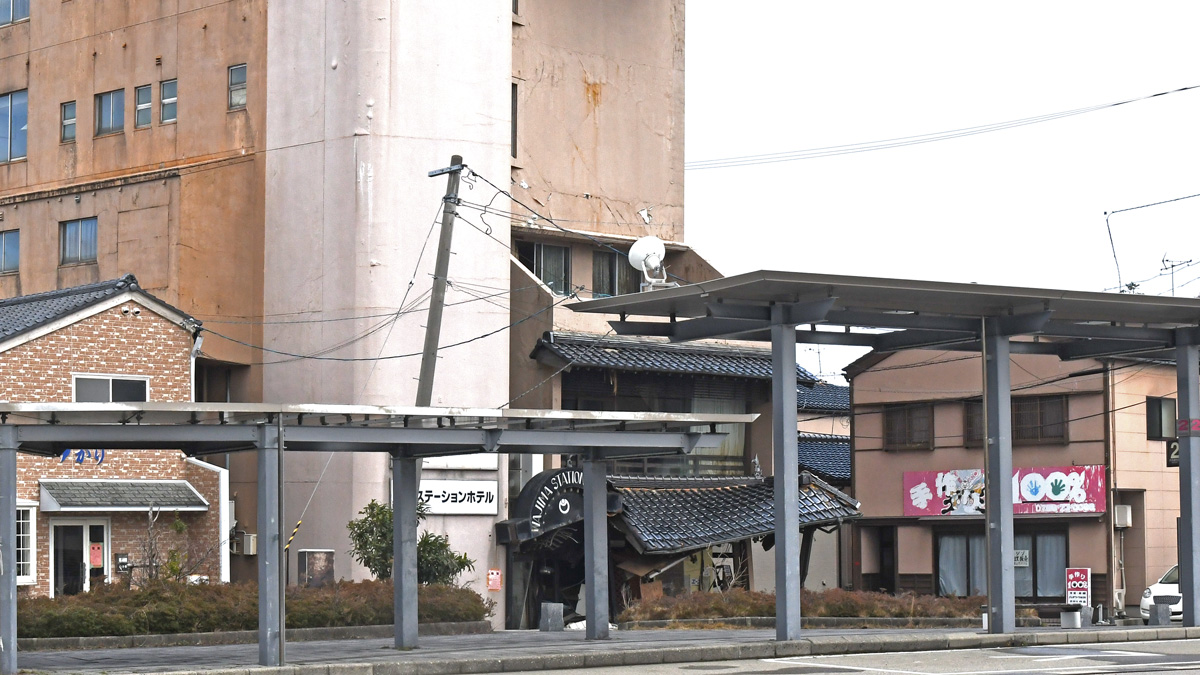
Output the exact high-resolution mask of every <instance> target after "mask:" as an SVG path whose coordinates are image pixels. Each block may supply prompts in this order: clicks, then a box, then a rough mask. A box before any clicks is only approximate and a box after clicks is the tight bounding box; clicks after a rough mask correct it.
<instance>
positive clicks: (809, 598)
mask: <svg viewBox="0 0 1200 675" xmlns="http://www.w3.org/2000/svg"><path fill="white" fill-rule="evenodd" d="M985 602H986V598H981V597H980V598H940V597H934V596H929V595H911V594H904V595H888V594H886V593H872V592H868V591H845V590H842V589H838V588H834V589H830V590H827V591H824V592H821V593H814V592H812V591H807V590H805V591H802V592H801V597H800V606H801V608H802V613H803V614H804V616H840V617H922V618H925V617H945V618H966V617H972V618H974V617H978V616H979V607H980V605H983V604H984V603H985ZM744 616H775V594H774V593H759V592H755V591H745V590H742V589H732V590H729V591H726V592H724V593H687V594H684V595H678V596H674V597H672V596H665V595H664V596H662V597H660V598H655V599H653V600H643V601H640V602H637V603H634V604H632V605H630V606H628V607H626V608H625V610H624V611H623V612H621V614H620V616H619V617H617V620H618V621H653V620H663V619H726V618H734V617H744Z"/></svg>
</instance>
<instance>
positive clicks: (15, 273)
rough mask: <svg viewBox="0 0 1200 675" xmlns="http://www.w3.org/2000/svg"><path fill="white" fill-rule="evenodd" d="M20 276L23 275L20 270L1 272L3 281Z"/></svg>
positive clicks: (0, 275)
mask: <svg viewBox="0 0 1200 675" xmlns="http://www.w3.org/2000/svg"><path fill="white" fill-rule="evenodd" d="M19 274H21V270H19V269H15V270H8V271H7V272H4V271H0V279H2V278H4V277H15V276H17V275H19Z"/></svg>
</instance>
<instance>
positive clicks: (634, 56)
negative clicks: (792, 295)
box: [512, 0, 684, 241]
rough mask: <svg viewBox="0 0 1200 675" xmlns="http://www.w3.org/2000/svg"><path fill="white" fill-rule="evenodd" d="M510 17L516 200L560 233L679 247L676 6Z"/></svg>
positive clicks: (571, 9) (633, 1) (579, 0)
mask: <svg viewBox="0 0 1200 675" xmlns="http://www.w3.org/2000/svg"><path fill="white" fill-rule="evenodd" d="M520 11H521V14H520V15H519V16H518V17H515V18H514V23H513V35H512V45H513V61H512V66H513V67H512V82H514V83H515V84H516V85H517V92H518V94H517V96H518V130H517V138H518V141H517V156H516V158H515V159H514V160H513V165H514V169H513V174H512V175H513V179H514V180H515V181H516V182H517V183H519V182H520V181H521V180H524V181H526V184H528V185H529V186H530V187H529V188H528V189H523V188H519V189H518V193H517V194H516V196H517V197H518V198H519V199H521V201H523V202H526V203H528V204H529V205H530V206H533V207H535V208H539V209H544V212H543V215H547V216H550V217H552V218H555V219H557V220H558V222H559V223H560V224H562V225H563V226H565V227H568V228H575V229H583V230H588V231H592V232H611V233H614V234H625V235H631V236H635V237H636V236H642V235H645V234H654V235H658V236H659V237H661V238H663V239H665V240H672V241H682V240H683V104H684V89H683V65H684V61H683V45H684V29H683V24H684V3H683V0H616V1H614V2H603V3H596V2H588V1H587V0H565V1H563V2H545V1H540V2H539V1H527V2H522V3H520ZM643 208H649V209H650V213H651V214H652V216H653V219H652V223H651V224H650V225H646V224H645V223H644V221H643V220H642V219H641V218H640V217H639V216H638V215H637V212H638V211H639V210H641V209H643Z"/></svg>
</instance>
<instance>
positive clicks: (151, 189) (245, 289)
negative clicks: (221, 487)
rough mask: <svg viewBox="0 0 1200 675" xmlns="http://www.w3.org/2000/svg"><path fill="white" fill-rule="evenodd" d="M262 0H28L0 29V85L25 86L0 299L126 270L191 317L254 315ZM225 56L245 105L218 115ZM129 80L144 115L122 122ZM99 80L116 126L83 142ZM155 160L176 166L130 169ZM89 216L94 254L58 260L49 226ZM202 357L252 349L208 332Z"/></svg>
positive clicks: (246, 390)
mask: <svg viewBox="0 0 1200 675" xmlns="http://www.w3.org/2000/svg"><path fill="white" fill-rule="evenodd" d="M265 7H266V2H265V0H226V1H215V2H213V1H201V0H167V1H164V2H155V3H132V4H131V3H125V2H117V1H115V0H107V1H105V2H62V3H55V2H39V3H34V6H33V7H32V9H31V17H30V20H29V21H28V22H27V23H21V24H17V25H14V26H10V27H6V28H4V29H3V34H2V35H0V92H8V91H12V90H15V89H22V88H27V89H28V91H29V130H28V147H29V149H28V158H27V159H25V160H21V161H16V162H10V163H8V164H0V210H3V211H4V212H5V215H6V216H7V218H6V220H5V223H4V224H3V228H2V229H6V230H7V229H11V228H10V226H9V224H10V223H12V224H15V225H16V226H17V227H19V229H20V230H21V247H22V249H23V250H22V256H21V271H20V272H19V274H17V275H15V276H14V278H5V279H3V280H0V294H3V295H5V296H10V295H15V294H18V293H33V292H39V291H46V290H51V289H53V288H61V287H65V286H71V285H75V284H79V283H87V282H90V281H95V280H99V279H111V278H115V277H117V276H120V275H122V274H125V273H128V272H132V273H134V274H136V275H137V276H138V279H139V281H141V282H142V284H143V286H144V287H145V288H147V289H149V290H152V291H153V292H154V293H155V294H156V295H158V296H159V297H162V298H163V299H164V300H166V301H168V302H171V303H172V304H175V305H177V306H179V307H180V308H181V309H184V310H185V311H188V312H190V313H192V314H194V315H195V316H197V317H198V318H201V319H220V318H224V319H233V320H240V321H245V320H247V319H253V318H255V317H257V316H259V315H260V314H261V311H262V272H261V261H262V235H261V220H262V203H261V191H262V165H261V162H258V161H256V157H257V154H258V151H259V150H260V144H261V141H262V128H263V123H264V117H263V112H264V110H265V106H264V105H263V101H264V97H263V91H264V86H263V84H264V82H265V70H264V69H263V68H262V62H263V60H264V58H263V57H264V54H265V50H266V40H265V38H266V34H265V30H264V24H263V18H264V14H265ZM197 54H203V55H204V58H195V55H197ZM238 63H247V64H249V68H248V70H249V81H248V87H247V88H248V92H249V104H248V106H247V108H246V109H245V110H240V111H233V112H230V111H228V110H227V99H226V95H227V72H228V71H227V68H228V66H230V65H234V64H238ZM170 79H176V80H177V81H178V106H177V110H178V119H177V121H175V122H169V123H166V124H164V123H162V120H161V119H160V118H161V115H160V111H161V105H160V104H161V94H160V83H161V82H162V81H164V80H170ZM142 85H150V86H151V91H152V107H151V110H152V122H151V124H150V126H149V127H147V128H135V126H134V120H135V115H134V112H135V95H134V89H135V88H136V87H138V86H142ZM114 89H124V90H125V109H124V116H125V125H124V131H123V133H117V134H109V135H105V136H100V137H96V136H95V134H94V131H95V104H94V97H95V95H96V94H98V93H102V92H106V91H111V90H114ZM66 101H75V103H76V120H77V121H76V140H75V141H74V142H68V143H62V142H60V134H61V115H60V106H61V104H62V103H63V102H66ZM163 169H173V170H176V171H177V172H178V174H179V175H178V176H176V175H171V176H168V177H165V178H155V179H154V180H141V179H132V178H131V177H132V176H139V175H140V176H143V178H145V176H146V174H148V173H149V172H153V171H158V170H163ZM131 180H132V181H133V182H128V181H131ZM99 181H108V182H99ZM164 181H165V182H164ZM76 198H78V199H79V201H78V202H75V201H74V200H75V199H76ZM39 208H41V209H42V210H41V211H38V210H37V209H39ZM22 210H25V214H29V215H25V214H22V213H21V211H22ZM34 214H37V215H36V217H35V216H34ZM90 216H96V217H97V218H98V219H99V239H100V254H99V255H98V260H97V264H96V265H75V266H70V267H59V265H58V247H59V242H58V238H59V235H58V227H57V222H59V220H64V219H68V218H76V217H90ZM222 332H224V333H226V334H227V335H230V336H231V337H233V338H235V339H238V340H241V341H244V342H250V343H253V344H261V341H262V340H261V332H260V331H259V329H258V328H257V327H254V326H249V325H245V324H240V325H232V324H231V325H227V326H225V327H224V329H223V330H222ZM205 351H206V353H208V354H210V355H211V356H213V357H214V358H217V359H221V360H226V361H232V362H240V363H248V362H251V361H253V360H255V359H257V358H258V357H259V354H258V353H257V352H253V353H252V352H251V351H250V350H248V349H247V348H245V347H242V346H238V345H235V344H234V343H232V342H228V341H223V340H219V339H216V338H210V339H209V340H208V341H207V343H206V345H205ZM258 390H259V386H258V383H257V377H254V378H252V380H251V381H250V382H248V383H247V384H246V385H245V386H244V387H242V391H239V392H238V394H239V396H240V397H241V400H253V399H254V398H257V395H258Z"/></svg>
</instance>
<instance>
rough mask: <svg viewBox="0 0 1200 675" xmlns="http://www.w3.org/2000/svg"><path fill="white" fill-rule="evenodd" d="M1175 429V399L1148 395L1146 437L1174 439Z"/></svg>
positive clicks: (1162, 439)
mask: <svg viewBox="0 0 1200 675" xmlns="http://www.w3.org/2000/svg"><path fill="white" fill-rule="evenodd" d="M1175 438H1176V430H1175V399H1173V398H1157V397H1154V396H1147V397H1146V439H1147V440H1151V441H1173V440H1175Z"/></svg>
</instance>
